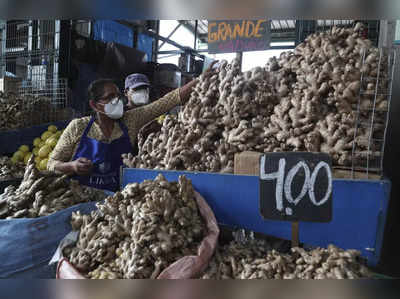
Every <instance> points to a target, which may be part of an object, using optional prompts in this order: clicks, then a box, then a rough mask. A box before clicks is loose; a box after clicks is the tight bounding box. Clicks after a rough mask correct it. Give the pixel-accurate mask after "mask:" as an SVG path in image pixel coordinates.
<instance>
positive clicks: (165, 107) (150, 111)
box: [125, 61, 217, 127]
mask: <svg viewBox="0 0 400 299" xmlns="http://www.w3.org/2000/svg"><path fill="white" fill-rule="evenodd" d="M216 62H217V61H214V62H213V63H212V64H211V65H210V66H209V67H208V69H207V70H206V71H205V72H204V74H203V76H211V75H212V73H213V66H214V64H215V63H216ZM198 82H199V80H198V79H194V80H192V81H190V82H189V83H187V84H185V85H184V86H182V87H181V88H178V89H175V90H174V91H171V92H170V93H168V94H166V95H165V96H164V97H162V98H161V99H159V100H157V101H155V102H154V103H152V104H150V105H146V106H144V107H140V108H137V109H133V110H130V111H128V112H126V114H125V117H126V118H128V121H129V120H130V119H132V120H133V121H135V123H136V124H137V125H138V126H139V127H142V126H144V125H145V124H147V123H149V122H150V121H152V120H153V119H155V118H157V117H159V116H160V115H162V114H164V113H167V112H168V111H170V110H171V109H173V108H174V107H176V106H180V105H185V104H186V102H187V101H188V100H189V98H190V94H191V93H192V90H193V88H194V87H195V86H196V84H197V83H198Z"/></svg>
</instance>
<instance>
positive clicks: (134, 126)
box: [47, 67, 211, 191]
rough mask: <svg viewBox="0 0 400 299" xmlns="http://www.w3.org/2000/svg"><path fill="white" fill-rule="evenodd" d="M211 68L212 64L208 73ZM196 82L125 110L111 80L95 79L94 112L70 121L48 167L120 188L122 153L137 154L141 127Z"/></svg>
mask: <svg viewBox="0 0 400 299" xmlns="http://www.w3.org/2000/svg"><path fill="white" fill-rule="evenodd" d="M210 71H211V67H210V68H209V69H208V70H207V71H206V72H210ZM196 81H197V80H193V81H191V82H189V83H188V84H186V85H185V86H183V87H181V88H179V89H176V90H174V91H172V92H170V93H168V94H167V95H165V96H164V97H163V98H161V99H160V100H158V101H156V102H154V103H152V104H149V105H146V106H142V107H139V108H136V109H133V110H129V111H126V112H125V113H124V106H123V102H122V100H121V94H120V92H119V90H118V87H117V86H116V85H115V84H114V83H113V81H112V80H108V79H101V80H97V81H95V82H93V83H92V84H91V85H90V86H89V88H88V95H89V103H90V106H91V108H92V109H93V111H94V112H95V114H94V115H93V116H92V117H83V118H79V119H75V120H73V121H71V122H70V124H69V125H68V127H67V128H66V129H65V130H64V133H63V134H62V135H61V137H60V139H59V141H58V143H57V145H56V147H55V148H54V150H53V152H52V154H51V156H50V158H49V161H48V164H47V168H48V170H50V171H55V172H59V173H64V174H69V175H72V176H73V177H74V178H75V179H77V180H78V181H79V182H80V183H81V184H84V185H87V186H91V187H94V188H98V189H103V190H109V191H116V190H118V189H119V169H120V166H121V165H122V158H121V154H123V153H129V152H133V153H134V149H133V146H132V145H133V144H135V141H136V138H137V134H138V132H139V130H140V128H141V127H142V126H144V125H145V124H146V123H148V122H149V121H151V120H153V119H155V118H156V117H158V116H160V115H161V114H163V113H166V112H167V111H169V110H171V109H172V108H174V107H175V106H178V105H184V104H185V103H186V101H187V100H188V99H189V97H190V93H191V91H192V88H193V87H194V86H195V84H196V83H197V82H196Z"/></svg>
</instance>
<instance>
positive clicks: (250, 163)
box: [234, 151, 381, 180]
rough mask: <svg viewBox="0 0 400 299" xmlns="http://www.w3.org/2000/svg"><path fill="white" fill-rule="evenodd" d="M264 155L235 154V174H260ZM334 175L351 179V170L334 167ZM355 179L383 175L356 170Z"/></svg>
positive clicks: (372, 178) (254, 153)
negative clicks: (261, 160) (261, 158)
mask: <svg viewBox="0 0 400 299" xmlns="http://www.w3.org/2000/svg"><path fill="white" fill-rule="evenodd" d="M262 155H263V153H257V152H250V151H248V152H242V153H239V154H235V165H234V174H239V175H256V176H258V175H259V174H260V157H261V156H262ZM332 175H333V177H334V178H336V179H351V170H344V169H333V170H332ZM354 179H358V180H366V179H368V180H380V179H381V176H379V175H377V174H372V173H370V174H369V175H368V178H367V174H366V173H364V172H361V171H355V172H354Z"/></svg>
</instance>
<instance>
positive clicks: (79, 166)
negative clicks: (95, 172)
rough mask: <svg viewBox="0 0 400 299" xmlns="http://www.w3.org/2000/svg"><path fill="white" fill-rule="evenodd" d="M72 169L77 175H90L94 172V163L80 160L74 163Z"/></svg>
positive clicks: (83, 159)
mask: <svg viewBox="0 0 400 299" xmlns="http://www.w3.org/2000/svg"><path fill="white" fill-rule="evenodd" d="M71 163H72V169H73V171H74V173H76V174H77V175H88V174H90V172H91V171H92V168H93V163H92V161H90V160H89V159H86V158H83V157H81V158H78V159H76V160H75V161H72V162H71Z"/></svg>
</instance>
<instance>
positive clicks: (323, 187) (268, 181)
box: [260, 152, 332, 222]
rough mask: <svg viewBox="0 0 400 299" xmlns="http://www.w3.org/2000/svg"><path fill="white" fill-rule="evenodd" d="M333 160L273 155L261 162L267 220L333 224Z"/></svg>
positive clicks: (320, 155)
mask: <svg viewBox="0 0 400 299" xmlns="http://www.w3.org/2000/svg"><path fill="white" fill-rule="evenodd" d="M331 164H332V162H331V158H330V156H329V155H327V154H323V153H303V152H293V153H287V152H285V153H270V154H266V155H263V156H261V158H260V211H261V215H262V216H263V218H264V219H271V220H285V221H309V222H330V221H331V219H332V169H331Z"/></svg>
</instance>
